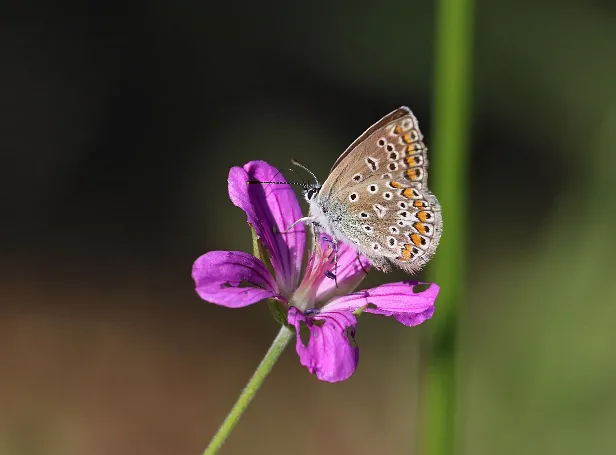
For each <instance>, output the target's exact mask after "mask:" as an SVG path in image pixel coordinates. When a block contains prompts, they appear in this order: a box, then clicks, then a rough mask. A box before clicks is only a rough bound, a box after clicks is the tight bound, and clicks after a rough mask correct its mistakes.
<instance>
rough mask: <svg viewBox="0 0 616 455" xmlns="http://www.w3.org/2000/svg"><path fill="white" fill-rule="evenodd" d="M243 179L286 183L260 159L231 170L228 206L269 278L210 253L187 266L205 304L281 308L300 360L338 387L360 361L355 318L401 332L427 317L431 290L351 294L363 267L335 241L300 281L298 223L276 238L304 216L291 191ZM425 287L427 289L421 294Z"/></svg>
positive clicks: (247, 261) (249, 259) (312, 259)
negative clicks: (241, 217)
mask: <svg viewBox="0 0 616 455" xmlns="http://www.w3.org/2000/svg"><path fill="white" fill-rule="evenodd" d="M248 180H258V181H280V182H285V180H284V178H283V177H282V175H281V174H280V173H279V172H278V171H277V170H276V169H275V168H274V167H272V166H270V165H269V164H267V163H265V162H263V161H251V162H250V163H248V164H246V165H245V166H244V167H243V168H240V167H234V168H232V169H231V171H230V172H229V196H230V198H231V201H232V202H233V203H234V204H235V205H236V206H238V207H240V208H241V209H242V210H244V212H245V213H246V215H247V217H248V223H249V224H250V225H251V226H252V227H253V229H254V230H255V232H256V233H257V235H258V236H259V239H260V240H261V242H262V244H263V246H264V248H265V250H266V251H267V252H268V254H269V256H270V261H271V264H272V269H273V274H272V273H270V271H269V269H268V268H267V266H266V265H265V264H264V263H263V262H261V261H260V260H259V259H257V258H256V257H254V256H253V255H251V254H248V253H243V252H240V251H211V252H209V253H206V254H204V255H203V256H201V257H199V258H198V259H197V260H196V261H195V263H194V265H193V273H192V276H193V279H194V280H195V284H196V291H197V293H198V294H199V296H200V297H201V298H202V299H203V300H206V301H208V302H212V303H216V304H218V305H223V306H227V307H230V308H240V307H244V306H247V305H252V304H253V303H256V302H259V301H261V300H264V299H268V298H270V299H276V300H278V301H280V302H282V303H283V304H285V306H286V307H287V308H288V315H287V318H288V319H287V322H288V324H289V325H290V326H293V327H295V329H296V332H297V340H296V350H297V353H298V354H299V357H300V362H301V363H302V365H304V366H305V367H306V368H308V370H309V371H310V372H311V373H315V374H316V375H317V377H318V378H319V379H321V380H323V381H329V382H337V381H343V380H345V379H347V378H349V377H350V376H351V375H352V374H353V373H354V372H355V369H356V367H357V363H358V361H359V349H358V347H357V344H356V343H355V329H356V327H357V316H356V314H357V313H360V312H362V311H363V312H366V313H373V314H380V315H384V316H393V317H394V318H395V319H396V320H397V321H399V322H401V323H402V324H404V325H407V326H414V325H418V324H421V323H422V322H423V321H425V320H426V319H429V318H430V317H431V316H432V314H433V313H434V301H435V299H436V296H437V294H438V292H439V287H438V286H437V285H436V284H430V283H420V282H417V281H404V282H397V283H389V284H384V285H382V286H377V287H375V288H372V289H366V290H363V291H358V292H353V291H354V290H355V288H356V287H357V286H358V285H359V283H360V282H361V280H362V279H363V277H364V276H365V272H364V270H368V268H369V266H370V265H369V262H368V260H367V259H366V258H364V257H358V256H357V253H356V252H355V249H354V248H353V247H352V246H351V245H346V244H344V243H339V244H338V261H337V264H334V252H333V246H332V242H331V239H328V238H327V237H321V238H319V239H318V242H317V245H316V247H315V249H314V251H313V252H312V253H310V255H309V259H308V265H307V267H306V270H305V272H304V274H303V275H302V260H303V256H304V249H305V242H306V232H305V229H304V226H303V225H302V224H297V225H295V226H294V227H293V228H292V229H291V230H289V231H288V232H286V233H282V232H284V231H286V229H287V228H288V227H289V226H291V225H292V224H293V223H294V222H295V221H296V220H298V219H299V218H301V217H302V212H301V209H300V206H299V202H298V200H297V198H296V196H295V193H294V192H293V190H292V189H291V187H290V185H288V184H286V183H284V184H251V185H248V184H247V183H246V182H247V181H248ZM334 271H335V272H336V279H335V280H334V279H333V273H334ZM300 279H301V281H300ZM336 282H337V284H338V286H337V287H336ZM246 283H247V284H249V285H248V286H245V285H244V284H246ZM426 284H427V285H428V287H427V289H421V290H420V289H419V287H418V286H419V285H426ZM421 287H422V288H423V287H424V286H421ZM302 325H305V326H306V327H307V328H308V331H309V333H310V336H309V339H308V342H307V343H306V344H304V342H303V341H302V337H301V336H300V329H301V327H302Z"/></svg>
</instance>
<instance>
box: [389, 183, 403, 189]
mask: <svg viewBox="0 0 616 455" xmlns="http://www.w3.org/2000/svg"><path fill="white" fill-rule="evenodd" d="M389 186H391V187H392V188H402V183H398V182H389Z"/></svg>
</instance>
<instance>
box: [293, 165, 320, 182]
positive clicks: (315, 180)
mask: <svg viewBox="0 0 616 455" xmlns="http://www.w3.org/2000/svg"><path fill="white" fill-rule="evenodd" d="M291 163H293V165H294V166H299V167H301V168H302V169H303V170H305V171H306V172H308V173H309V174H310V175H312V178H313V179H314V182H315V183H316V184H317V186H321V184H320V183H319V179H318V178H317V176H316V175H314V172H312V171H311V170H310V169H308V168H307V167H306V166H304V165H303V164H302V163H299V162H298V161H296V160H295V159H292V160H291Z"/></svg>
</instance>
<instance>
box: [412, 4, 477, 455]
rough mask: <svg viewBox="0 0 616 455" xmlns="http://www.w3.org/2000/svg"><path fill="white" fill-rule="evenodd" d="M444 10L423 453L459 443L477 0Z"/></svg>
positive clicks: (448, 451)
mask: <svg viewBox="0 0 616 455" xmlns="http://www.w3.org/2000/svg"><path fill="white" fill-rule="evenodd" d="M437 8H438V10H437V18H436V50H435V56H436V57H435V59H436V61H435V85H434V91H435V98H434V117H433V132H434V134H433V135H432V138H433V139H432V145H431V149H432V150H433V154H432V156H433V157H434V158H433V159H432V160H431V161H432V164H433V166H432V168H431V171H432V172H431V176H432V182H431V185H430V187H431V189H432V190H433V191H434V193H435V194H436V195H437V197H438V198H439V201H440V203H441V205H442V210H443V236H442V239H441V243H440V245H439V248H438V251H437V254H436V256H435V258H434V259H433V261H432V263H431V264H430V267H429V270H428V276H429V279H430V281H435V282H437V283H439V285H440V286H441V292H440V295H439V298H438V300H437V302H436V313H435V318H433V319H432V321H431V322H430V324H429V330H430V333H429V346H430V349H429V354H428V355H429V360H428V367H427V372H426V376H425V377H424V384H425V390H424V394H423V397H424V401H423V416H424V419H423V422H424V425H425V426H424V431H423V432H422V434H423V435H424V440H423V448H422V450H421V451H420V453H422V454H426V455H452V454H453V453H454V452H455V449H456V444H457V443H456V439H457V434H456V427H455V423H456V422H455V416H456V400H457V399H456V383H457V381H456V340H457V313H458V308H459V305H460V303H461V301H462V299H463V295H464V282H465V269H466V267H465V257H466V218H467V215H466V214H467V210H468V203H467V192H468V177H467V167H468V148H469V139H470V128H471V121H470V120H471V105H470V104H471V92H472V87H471V78H472V48H473V14H474V2H473V0H439V2H438V6H437Z"/></svg>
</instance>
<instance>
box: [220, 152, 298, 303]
mask: <svg viewBox="0 0 616 455" xmlns="http://www.w3.org/2000/svg"><path fill="white" fill-rule="evenodd" d="M248 180H256V181H261V182H270V181H274V182H286V180H285V179H284V176H283V175H282V174H281V173H280V172H279V171H278V170H277V169H276V168H274V167H273V166H270V165H269V164H267V163H266V162H264V161H251V162H249V163H247V164H246V165H245V166H244V167H243V168H241V167H233V168H231V171H230V172H229V197H230V198H231V201H232V202H233V203H234V204H235V205H236V206H238V207H239V208H241V209H242V210H244V212H246V215H247V217H248V222H249V223H250V224H251V225H252V227H253V228H254V230H255V232H256V233H257V235H258V236H259V238H260V239H261V242H262V243H263V246H264V247H265V249H266V250H267V251H268V252H269V254H270V256H271V261H272V266H273V267H274V272H275V275H276V280H277V282H278V284H279V288H280V291H281V293H283V294H284V295H287V296H288V295H290V293H291V292H292V291H293V290H294V289H295V287H296V286H297V283H298V281H299V276H300V269H301V266H302V259H303V256H304V244H305V240H306V234H305V230H304V225H303V223H299V224H296V225H295V226H294V227H293V228H292V229H291V230H290V231H289V232H288V233H285V234H282V232H283V231H286V230H287V229H288V228H289V226H291V225H292V224H293V223H294V222H295V221H297V220H298V219H300V218H301V217H302V211H301V209H300V206H299V202H298V201H297V197H296V196H295V193H294V192H293V189H292V188H291V186H290V185H288V184H275V183H270V184H267V183H263V184H250V185H248V184H247V183H246V182H247V181H248Z"/></svg>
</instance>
